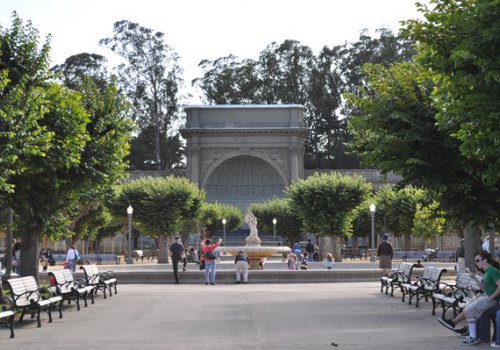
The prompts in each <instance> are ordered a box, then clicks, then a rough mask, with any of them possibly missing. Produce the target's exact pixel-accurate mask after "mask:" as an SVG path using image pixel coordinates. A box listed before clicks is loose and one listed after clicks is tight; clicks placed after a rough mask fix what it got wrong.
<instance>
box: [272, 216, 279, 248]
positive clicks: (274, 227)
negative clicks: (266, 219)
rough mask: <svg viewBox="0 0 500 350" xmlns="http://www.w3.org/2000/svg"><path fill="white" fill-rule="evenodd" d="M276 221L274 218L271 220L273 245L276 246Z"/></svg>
mask: <svg viewBox="0 0 500 350" xmlns="http://www.w3.org/2000/svg"><path fill="white" fill-rule="evenodd" d="M277 222H278V220H276V218H274V219H273V237H274V244H276V223H277Z"/></svg>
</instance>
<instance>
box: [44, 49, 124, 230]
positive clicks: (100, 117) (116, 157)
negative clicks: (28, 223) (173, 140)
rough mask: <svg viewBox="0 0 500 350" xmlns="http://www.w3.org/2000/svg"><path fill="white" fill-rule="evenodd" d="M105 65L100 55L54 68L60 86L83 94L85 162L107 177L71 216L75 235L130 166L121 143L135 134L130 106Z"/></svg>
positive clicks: (81, 57) (75, 58) (80, 56)
mask: <svg viewBox="0 0 500 350" xmlns="http://www.w3.org/2000/svg"><path fill="white" fill-rule="evenodd" d="M105 63H106V60H105V58H104V57H102V56H100V55H96V54H87V53H81V54H78V55H75V56H71V57H69V58H68V59H66V61H65V62H64V64H61V65H58V66H55V67H54V68H52V71H54V72H56V74H58V76H59V80H60V81H61V83H63V84H64V85H65V86H67V87H68V88H70V89H72V90H74V91H77V92H78V93H80V95H81V103H82V104H83V106H84V107H85V109H86V111H87V112H88V113H89V117H90V122H89V123H88V125H87V132H88V136H89V140H88V141H87V144H86V147H87V149H86V151H85V152H83V153H82V157H89V156H90V157H91V158H89V159H84V161H85V162H89V164H91V166H92V168H94V169H99V170H100V171H102V172H103V173H107V174H108V176H107V178H106V179H105V180H106V181H104V182H102V183H101V186H95V187H90V188H89V191H86V192H84V193H82V195H81V197H80V199H79V201H78V205H77V207H76V208H74V210H73V214H72V215H71V219H72V223H71V225H70V230H72V231H73V230H74V229H75V227H76V225H77V223H78V221H79V220H81V219H83V218H85V216H87V215H92V214H93V212H94V211H95V210H96V209H97V208H99V207H102V203H103V202H104V201H106V200H108V199H109V198H110V196H112V191H111V187H112V186H114V184H115V183H116V181H118V180H120V179H121V178H122V174H123V171H124V170H126V166H127V164H126V163H125V162H124V161H123V159H124V157H126V156H127V154H128V149H129V148H128V144H127V145H125V147H124V144H123V140H122V141H121V142H120V141H119V140H120V138H122V137H123V135H128V136H127V139H128V137H129V135H130V133H131V132H132V131H133V125H132V122H131V120H130V119H129V117H128V112H129V104H128V102H127V101H126V99H125V96H123V95H122V94H121V93H120V92H119V90H118V87H117V84H116V79H115V77H113V76H110V75H109V74H108V73H107V70H106V67H105ZM113 169H114V170H113ZM74 238H76V237H74Z"/></svg>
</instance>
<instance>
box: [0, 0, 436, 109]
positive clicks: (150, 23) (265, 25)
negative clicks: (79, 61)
mask: <svg viewBox="0 0 500 350" xmlns="http://www.w3.org/2000/svg"><path fill="white" fill-rule="evenodd" d="M423 2H424V3H426V2H427V1H423ZM13 11H17V13H18V15H19V16H20V17H21V19H23V20H31V21H32V22H33V25H34V27H35V28H37V29H38V30H39V31H40V34H41V35H42V37H44V36H45V35H47V34H49V33H50V34H52V40H51V46H52V55H51V56H52V63H53V64H59V63H63V62H64V60H65V59H66V58H67V57H69V56H71V55H74V54H77V53H81V52H89V53H99V54H102V55H104V56H106V57H108V58H109V59H111V60H112V54H111V53H110V51H109V50H107V49H106V48H104V47H100V46H99V45H98V42H99V40H100V39H102V38H105V37H110V36H112V34H113V33H112V30H113V23H114V22H116V21H118V20H122V19H126V20H129V21H132V22H137V23H139V24H141V25H142V26H145V27H149V28H151V29H153V30H156V31H161V32H163V33H165V41H166V43H167V44H168V45H170V46H171V47H172V48H173V49H174V50H175V51H176V52H177V53H178V54H179V55H180V57H181V60H180V65H181V67H182V68H183V69H184V76H183V78H184V80H185V85H186V87H188V88H189V86H190V82H191V80H192V79H194V78H196V77H199V76H201V71H200V70H199V69H198V67H197V66H198V63H199V62H200V61H201V60H202V59H210V60H213V59H216V58H219V57H223V56H227V55H229V54H234V55H236V56H238V57H239V58H240V59H243V58H253V59H256V58H257V56H258V53H259V52H260V51H262V50H263V49H264V48H265V47H266V46H267V45H268V44H270V43H271V42H273V41H276V42H278V43H280V42H282V41H284V40H286V39H294V40H298V41H300V42H301V43H302V44H303V45H307V46H309V47H310V48H311V49H312V50H313V51H314V53H315V54H317V53H318V52H319V50H321V48H322V47H323V46H325V45H327V46H329V47H331V46H333V45H338V44H342V43H344V42H346V41H347V42H351V41H355V40H356V39H357V38H358V37H359V33H360V30H361V29H363V28H367V29H369V30H370V34H371V35H375V29H377V28H381V27H386V28H389V29H392V30H393V31H397V30H398V29H399V27H400V24H399V22H400V21H401V20H405V19H409V18H420V17H421V16H420V15H419V13H418V12H417V10H416V6H415V0H251V1H246V0H240V1H238V0H175V1H170V0H140V1H132V0H85V1H82V0H79V1H76V0H1V1H0V24H1V26H2V27H4V28H5V27H10V25H11V14H12V12H13ZM191 93H192V94H193V95H194V96H193V98H191V99H190V100H188V101H185V102H186V103H188V104H191V103H199V102H200V100H199V99H198V98H197V95H198V94H199V93H197V92H195V91H192V90H191Z"/></svg>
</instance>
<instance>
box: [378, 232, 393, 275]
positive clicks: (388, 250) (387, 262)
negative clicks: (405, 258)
mask: <svg viewBox="0 0 500 350" xmlns="http://www.w3.org/2000/svg"><path fill="white" fill-rule="evenodd" d="M393 254H394V250H393V249H392V244H391V243H390V242H389V235H387V234H384V235H383V236H382V243H380V244H379V246H378V250H377V256H378V259H379V267H380V268H381V269H392V257H393Z"/></svg>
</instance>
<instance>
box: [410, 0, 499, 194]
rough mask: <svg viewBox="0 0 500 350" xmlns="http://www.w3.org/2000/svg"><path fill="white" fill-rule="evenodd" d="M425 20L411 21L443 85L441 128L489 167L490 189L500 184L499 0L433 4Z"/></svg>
mask: <svg viewBox="0 0 500 350" xmlns="http://www.w3.org/2000/svg"><path fill="white" fill-rule="evenodd" d="M419 8H420V12H422V14H423V15H424V17H425V20H413V21H408V22H407V23H406V30H405V33H406V35H408V37H410V38H411V39H412V40H415V41H417V42H419V45H418V51H419V53H420V55H419V57H418V60H419V62H420V63H421V64H422V65H423V66H424V67H426V68H428V69H429V71H430V72H431V74H432V78H433V79H434V81H435V82H436V83H437V85H436V87H435V89H434V91H433V98H434V100H435V106H436V108H437V109H438V114H437V115H436V119H437V121H438V123H439V126H440V127H441V128H442V129H443V130H445V131H446V132H447V133H448V134H449V135H451V136H452V137H454V138H456V139H457V140H459V141H460V151H461V153H462V154H463V155H465V156H466V157H468V158H470V159H473V160H476V161H478V162H480V163H482V164H486V165H487V167H485V168H484V169H483V172H482V174H481V177H482V180H483V181H484V182H485V184H486V185H488V186H495V185H496V186H498V183H499V182H500V181H499V180H500V143H499V142H498V140H499V139H500V123H499V120H500V99H499V98H498V96H500V61H499V60H498V57H500V24H499V23H500V21H499V18H500V4H499V3H498V1H495V0H433V1H431V2H430V6H424V5H419Z"/></svg>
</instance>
